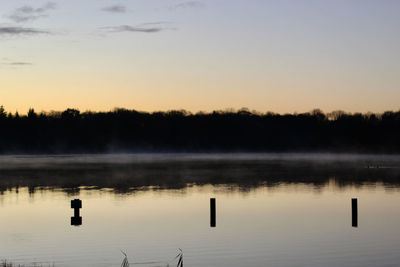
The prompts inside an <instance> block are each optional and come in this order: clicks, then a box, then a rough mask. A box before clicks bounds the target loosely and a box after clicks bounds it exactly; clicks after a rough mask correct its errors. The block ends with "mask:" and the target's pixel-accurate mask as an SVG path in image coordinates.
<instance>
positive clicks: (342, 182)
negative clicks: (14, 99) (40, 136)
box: [0, 160, 400, 195]
mask: <svg viewBox="0 0 400 267" xmlns="http://www.w3.org/2000/svg"><path fill="white" fill-rule="evenodd" d="M332 179H334V181H335V185H336V186H338V187H345V186H348V185H362V184H366V183H370V184H374V183H377V182H380V183H384V184H388V185H394V186H396V187H397V186H399V185H400V169H399V168H368V167H367V164H366V163H365V162H348V163H346V162H345V161H341V162H333V161H332V162H326V161H321V162H312V161H300V162H297V161H293V162H290V161H289V162H288V161H282V162H280V161H278V162H273V161H271V162H265V161H243V160H237V161H202V162H198V161H183V162H174V163H171V162H152V163H129V164H75V165H67V166H64V165H63V164H60V165H59V166H56V167H54V166H49V167H31V168H25V169H24V168H20V167H17V168H13V169H2V170H1V172H0V192H4V191H5V190H10V189H17V190H18V188H19V187H28V189H29V192H30V193H31V194H33V193H35V191H36V190H39V189H42V188H46V189H50V190H52V189H62V190H63V191H65V192H66V193H68V194H71V195H74V194H77V193H79V191H80V188H82V187H86V188H87V189H88V190H89V189H103V188H110V189H112V190H113V191H114V192H115V193H118V194H125V193H134V192H135V191H138V190H139V191H140V190H159V189H184V188H186V187H187V186H190V185H206V184H211V185H224V187H223V188H224V190H228V191H229V190H241V191H243V192H246V191H250V190H252V189H254V188H256V187H259V186H268V187H275V186H278V185H280V184H282V183H295V184H299V183H304V184H307V185H312V186H313V187H314V188H316V189H318V188H322V187H324V186H325V185H327V184H328V183H329V182H330V181H332Z"/></svg>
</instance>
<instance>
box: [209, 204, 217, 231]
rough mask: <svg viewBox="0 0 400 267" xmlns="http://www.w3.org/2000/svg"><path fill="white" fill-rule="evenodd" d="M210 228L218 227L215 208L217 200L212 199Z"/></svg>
mask: <svg viewBox="0 0 400 267" xmlns="http://www.w3.org/2000/svg"><path fill="white" fill-rule="evenodd" d="M210 226H211V227H215V226H216V208H215V198H211V199H210Z"/></svg>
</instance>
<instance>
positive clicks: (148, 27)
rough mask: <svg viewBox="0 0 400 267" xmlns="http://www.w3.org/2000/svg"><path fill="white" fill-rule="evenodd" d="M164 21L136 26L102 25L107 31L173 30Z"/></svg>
mask: <svg viewBox="0 0 400 267" xmlns="http://www.w3.org/2000/svg"><path fill="white" fill-rule="evenodd" d="M165 24H166V22H148V23H143V24H139V25H136V26H131V25H119V26H113V27H104V28H103V29H107V30H108V31H109V32H142V33H157V32H161V31H165V30H173V29H174V28H171V27H165Z"/></svg>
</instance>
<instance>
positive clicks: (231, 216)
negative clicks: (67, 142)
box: [0, 155, 400, 267]
mask: <svg viewBox="0 0 400 267" xmlns="http://www.w3.org/2000/svg"><path fill="white" fill-rule="evenodd" d="M127 157H128V158H127ZM121 159H124V161H123V163H121V161H120V160H121ZM316 160H317V161H318V160H319V162H315V161H316ZM320 160H321V159H320V158H319V159H318V157H317V159H315V158H314V157H313V158H312V159H310V158H307V159H304V158H291V157H289V158H282V157H281V156H279V157H278V158H277V157H276V156H275V157H272V158H271V156H262V157H260V156H247V157H246V156H243V155H241V156H240V157H236V156H235V157H233V158H232V157H224V156H220V157H215V156H211V157H202V158H201V157H200V158H199V157H197V158H196V157H189V158H187V157H182V156H173V157H172V158H171V156H163V157H161V158H158V157H157V158H154V157H150V158H146V157H133V158H132V156H121V157H119V158H115V157H112V158H109V157H101V158H95V159H93V158H91V157H88V156H87V157H84V158H82V157H73V158H70V157H67V158H50V157H47V158H46V157H45V158H30V157H29V158H24V157H22V158H21V157H3V158H1V159H0V163H1V165H0V171H1V174H0V186H1V187H0V188H1V195H0V259H7V260H8V261H11V262H14V263H16V264H26V265H28V266H30V265H33V264H35V263H36V264H38V265H43V266H48V265H52V264H54V265H55V266H120V264H121V262H122V259H123V255H122V253H121V252H120V251H121V250H122V251H124V252H126V253H127V255H128V259H129V262H130V263H131V266H166V265H167V263H169V264H170V266H176V261H174V260H173V258H174V256H175V255H176V254H178V249H179V248H181V249H182V250H183V253H184V263H185V266H240V267H243V266H398V265H399V264H400V254H399V253H398V249H399V247H400V235H399V230H398V228H399V225H400V187H399V186H398V181H399V180H400V179H399V176H398V172H397V166H399V165H398V159H396V158H389V159H384V158H380V157H378V158H373V157H367V158H365V157H362V158H356V159H354V158H351V159H349V158H342V159H340V158H335V159H332V158H325V159H323V161H322V162H321V161H320ZM63 163H65V165H64V164H63ZM93 164H95V165H93ZM115 164H117V166H115ZM346 164H349V165H346ZM350 165H351V167H349V166H350ZM127 166H129V168H127ZM285 166H286V167H285ZM340 166H342V167H340ZM343 169H344V170H346V172H343ZM99 170H100V171H99ZM101 173H103V175H104V174H106V176H107V177H103V176H102V175H101ZM138 173H139V174H140V175H139V174H138ZM345 173H350V174H351V175H352V176H353V177H354V178H357V179H356V181H355V182H352V181H351V180H349V178H348V176H347V175H346V174H345ZM80 174H81V175H80ZM82 177H83V178H82ZM95 177H98V182H96V181H97V180H96V179H95ZM127 177H128V178H127ZM163 177H164V179H165V180H167V181H168V182H166V183H165V184H163V185H162V186H160V185H159V183H160V181H162V180H163ZM173 177H176V180H179V181H180V182H178V183H176V182H174V179H173ZM206 177H213V180H215V181H217V182H212V181H211V182H210V181H209V180H207V178H206ZM241 177H242V178H241ZM256 177H258V178H256ZM362 177H365V178H366V179H363V178H362ZM44 178H45V180H43V179H44ZM68 179H72V180H78V181H79V183H77V182H74V181H69V180H68ZM243 179H244V180H243ZM45 181H47V182H45ZM68 181H69V182H68ZM245 181H250V182H245ZM271 181H273V182H271ZM156 183H158V185H157V184H156ZM113 185H114V186H113ZM75 198H79V199H81V200H82V204H83V208H82V209H81V216H82V218H83V219H82V225H81V226H71V219H70V218H71V216H73V210H72V209H71V207H70V201H71V200H72V199H75ZM210 198H216V203H217V214H216V216H217V218H216V227H215V228H213V227H210ZM351 198H358V227H352V218H351Z"/></svg>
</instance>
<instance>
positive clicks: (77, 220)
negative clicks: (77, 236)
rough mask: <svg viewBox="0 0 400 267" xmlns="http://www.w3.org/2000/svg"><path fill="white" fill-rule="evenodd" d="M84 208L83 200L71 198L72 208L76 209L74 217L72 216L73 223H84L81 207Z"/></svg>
mask: <svg viewBox="0 0 400 267" xmlns="http://www.w3.org/2000/svg"><path fill="white" fill-rule="evenodd" d="M81 208H82V200H80V199H74V200H71V209H74V217H71V225H75V226H77V225H82V217H81V216H80V215H79V209H81Z"/></svg>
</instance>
